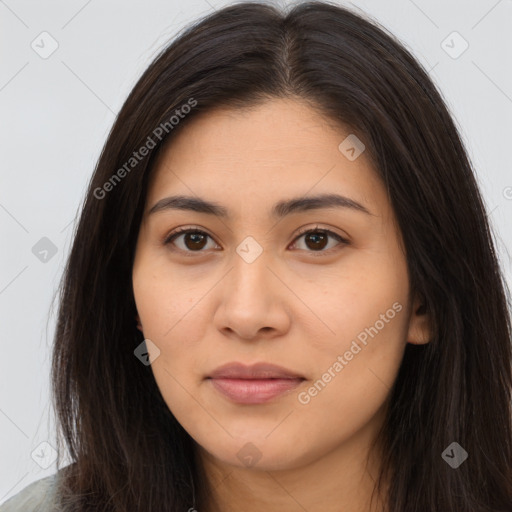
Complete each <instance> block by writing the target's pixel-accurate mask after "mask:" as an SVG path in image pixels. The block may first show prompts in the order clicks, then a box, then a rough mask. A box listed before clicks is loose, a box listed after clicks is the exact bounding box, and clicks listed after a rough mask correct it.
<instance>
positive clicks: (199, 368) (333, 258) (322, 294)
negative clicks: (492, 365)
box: [132, 99, 430, 512]
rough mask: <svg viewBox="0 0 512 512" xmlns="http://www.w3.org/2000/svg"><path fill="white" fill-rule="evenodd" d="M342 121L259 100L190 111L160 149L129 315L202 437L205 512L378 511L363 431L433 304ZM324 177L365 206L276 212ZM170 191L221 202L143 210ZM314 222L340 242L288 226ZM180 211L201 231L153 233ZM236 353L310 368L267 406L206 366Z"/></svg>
mask: <svg viewBox="0 0 512 512" xmlns="http://www.w3.org/2000/svg"><path fill="white" fill-rule="evenodd" d="M349 133H350V131H349V130H347V129H346V128H344V127H342V126H340V125H335V124H333V123H332V122H330V121H329V120H327V119H325V118H324V117H322V116H321V115H320V114H319V113H318V112H317V111H315V110H313V109H312V107H311V106H308V105H307V104H306V103H303V102H301V101H300V100H296V99H271V100H268V101H266V102H264V103H261V104H259V105H258V106H257V107H253V108H251V109H244V110H232V109H226V108H219V109H216V110H213V111H209V112H207V113H202V114H200V115H199V116H198V117H196V118H194V119H191V120H190V123H189V124H187V125H184V126H183V130H182V131H180V132H178V134H177V136H176V137H175V138H173V139H172V141H171V143H170V145H168V146H167V147H166V148H165V151H164V152H163V153H162V154H161V155H160V156H159V158H158V160H157V162H156V167H155V169H154V174H153V175H152V179H151V181H150V185H149V190H148V194H147V198H146V207H145V213H144V216H143V220H142V223H141V226H140V231H139V237H138V241H137V248H136V255H135V261H134V266H133V276H132V277H133V291H134V296H135V301H136V306H137V312H138V317H137V319H138V321H139V324H138V327H139V329H140V330H141V331H142V332H143V334H144V337H145V338H146V339H150V340H151V341H152V342H153V343H154V344H155V346H156V347H158V350H159V351H160V352H159V353H158V352H157V351H155V350H153V349H151V348H150V354H151V358H152V359H153V362H152V364H151V368H152V370H153V374H154V377H155V380H156V382H157V384H158V387H159V389H160V391H161V393H162V396H163V398H164V400H165V401H166V403H167V405H168V406H169V409H170V410H171V411H172V413H173V414H174V416H175V417H176V418H177V420H178V421H179V422H180V423H181V425H183V427H184V428H185V430H186V431H187V432H188V433H189V434H190V436H191V437H192V438H193V439H194V441H195V442H196V446H197V456H198V459H199V461H200V463H201V464H202V466H203V467H204V469H205V474H206V477H207V480H208V482H209V484H210V485H211V491H210V495H209V496H208V497H207V499H206V503H204V504H203V508H202V510H207V511H208V512H212V511H217V510H219V511H220V510H222V511H223V512H230V511H235V510H238V511H239V510H244V511H245V512H252V511H258V512H259V511H261V510H266V511H267V512H272V511H278V510H279V511H280V512H282V511H283V510H286V511H295V510H297V511H304V510H307V511H308V512H319V511H322V512H329V511H333V512H334V511H339V510H343V511H345V512H359V511H365V512H367V511H368V510H385V508H383V505H382V503H380V502H379V501H378V500H377V501H375V500H374V503H373V507H374V508H370V495H371V493H372V490H373V487H374V480H375V479H376V477H377V475H378V470H379V467H380V458H379V456H378V452H377V451H376V452H370V446H371V443H372V441H373V440H374V439H375V436H376V434H377V431H378V429H379V428H380V426H381V425H382V422H383V420H384V413H385V407H386V405H387V404H388V396H389V392H390V388H391V386H392V384H393V382H394V380H395V379H396V376H397V372H398V369H399V366H400V363H401V360H402V357H403V352H404V349H405V346H406V343H407V342H409V343H415V344H421V343H427V342H428V341H429V339H430V332H429V319H428V317H427V316H425V314H420V313H418V312H417V309H418V308H419V307H420V306H421V302H420V300H419V299H418V298H417V297H413V296H412V294H411V293H410V289H409V277H408V271H407V265H406V259H405V254H404V251H403V248H402V243H401V235H400V231H399V229H398V228H397V225H396V219H395V217H394V214H393V211H392V208H391V205H390V202H389V200H388V197H387V195H386V190H385V187H384V185H383V184H382V183H381V181H380V180H379V178H378V176H377V174H376V172H375V170H374V169H373V168H372V167H371V165H370V163H369V159H367V155H366V154H365V152H363V153H362V154H361V155H360V156H359V157H358V158H356V159H355V160H354V161H350V160H349V159H348V158H346V156H345V155H344V154H342V152H341V151H340V150H339V149H338V146H339V144H340V143H341V142H342V141H343V140H344V139H345V137H346V136H347V135H348V134H349ZM320 193H336V194H340V195H344V196H347V197H349V198H351V199H353V200H355V201H358V202H359V203H361V204H362V205H364V206H365V207H366V208H367V209H368V210H369V211H370V212H371V215H367V214H365V213H362V212H359V211H356V210H353V209H349V208H323V209H317V210H310V211H305V212H298V213H292V214H290V215H288V216H286V217H284V218H282V219H280V220H279V221H276V219H274V218H272V217H271V216H270V209H271V207H272V206H273V205H274V203H276V202H278V201H281V200H284V199H290V198H292V197H304V196H306V197H309V196H312V195H316V194H320ZM175 194H185V195H193V196H199V197H201V198H204V199H208V200H211V201H215V202H216V203H219V204H221V205H223V206H225V207H226V208H228V209H229V211H230V213H231V216H230V217H229V218H227V219H220V218H217V217H215V216H213V215H210V214H207V213H198V212H193V211H179V210H162V211H159V212H156V213H153V214H148V212H149V210H150V208H151V207H152V206H153V205H154V204H155V203H156V202H157V201H159V200H160V199H162V198H165V197H167V196H171V195H175ZM317 226H318V229H319V230H320V231H321V230H322V229H324V230H325V229H329V230H331V231H333V232H334V233H336V234H338V235H340V236H341V237H342V238H345V239H347V240H348V242H349V243H348V244H346V243H342V242H339V241H338V240H336V239H335V238H328V239H326V240H325V242H324V243H323V245H322V244H319V245H318V243H317V244H316V245H315V240H314V239H313V240H311V236H309V238H308V235H306V236H304V235H302V236H300V237H298V231H299V229H300V228H306V229H309V228H311V229H313V228H316V227H317ZM179 227H183V228H197V229H200V230H202V231H204V232H205V233H206V234H207V235H209V237H206V238H205V239H203V243H202V244H199V245H197V240H196V241H194V240H193V239H192V240H191V239H190V235H181V236H178V237H177V238H176V239H175V240H174V245H173V244H172V243H170V244H169V245H164V244H163V240H164V238H165V237H166V235H169V234H171V233H172V232H173V231H175V230H176V228H179ZM317 234H318V233H317ZM247 236H251V237H253V238H254V239H255V240H256V241H257V243H258V244H259V246H260V247H261V249H262V251H263V252H262V253H261V254H260V255H259V256H258V257H257V258H256V259H255V260H254V261H252V262H251V263H248V262H247V261H246V260H245V259H244V258H242V257H241V256H240V255H239V253H237V251H236V249H237V247H238V246H239V245H240V244H241V242H242V241H244V239H245V238H246V237H247ZM318 247H319V248H318ZM187 251H188V252H187ZM201 251H202V252H201ZM187 254H188V256H187ZM396 303H398V304H399V305H400V306H402V307H401V310H400V311H399V312H396V314H395V315H394V317H393V318H392V319H389V320H388V322H385V324H384V327H383V328H381V329H380V330H378V334H376V335H374V336H373V337H370V336H368V341H367V344H366V345H363V344H362V343H358V345H359V346H360V347H362V348H361V350H360V351H359V352H358V353H357V354H356V355H354V356H353V358H352V359H351V360H350V361H347V360H346V359H345V362H346V363H347V364H346V365H344V366H343V369H342V370H341V371H338V372H336V371H334V375H335V377H332V378H331V380H330V382H328V383H327V384H326V385H325V387H323V388H322V390H321V391H320V392H317V394H316V395H315V396H312V397H311V396H310V401H309V402H308V403H306V404H305V403H301V402H300V401H299V399H298V396H299V393H301V392H302V393H303V394H302V396H303V397H304V393H305V392H306V393H307V390H308V389H310V388H311V387H312V386H313V384H314V383H315V382H317V381H318V379H320V378H322V375H323V374H325V373H326V371H327V370H328V369H329V368H331V374H332V373H333V371H332V367H333V364H334V363H335V362H336V361H337V358H338V356H339V355H341V356H343V354H345V353H346V352H347V350H349V349H350V347H351V343H352V342H353V341H354V340H356V339H357V336H358V334H360V333H361V332H363V331H364V330H365V328H369V327H370V326H374V325H376V321H378V320H379V319H380V318H382V317H381V316H380V315H382V314H385V313H386V311H388V310H389V309H390V308H392V305H393V304H396ZM386 318H387V317H386ZM233 361H240V362H243V363H245V364H252V363H255V362H270V363H274V364H278V365H281V366H284V367H286V368H288V369H290V370H293V371H294V372H296V373H299V374H301V375H302V376H303V377H304V378H305V380H304V381H303V382H302V383H301V385H300V386H299V387H298V388H296V389H295V390H293V391H292V392H288V393H285V394H283V395H280V396H278V397H277V398H274V399H273V400H271V401H270V402H267V403H265V404H258V405H247V404H236V403H233V402H232V401H230V400H229V399H228V398H226V397H225V396H224V395H222V394H221V393H219V392H218V391H217V390H216V389H215V388H214V387H213V386H212V384H211V381H210V380H207V379H206V377H207V376H208V375H209V374H210V373H211V371H212V370H214V369H215V368H217V367H219V366H220V365H223V364H225V363H227V362H233ZM247 443H252V444H253V445H254V447H256V450H254V448H253V450H254V452H255V453H256V454H258V456H259V457H260V458H259V460H258V461H257V462H256V464H253V465H250V464H248V463H247V462H244V459H242V460H241V459H240V458H239V457H238V456H237V454H238V453H239V452H240V451H241V450H242V452H241V453H242V454H247V453H249V450H250V449H249V448H248V447H247V446H246V445H247ZM244 450H245V451H244ZM367 458H368V463H367ZM191 507H192V504H191Z"/></svg>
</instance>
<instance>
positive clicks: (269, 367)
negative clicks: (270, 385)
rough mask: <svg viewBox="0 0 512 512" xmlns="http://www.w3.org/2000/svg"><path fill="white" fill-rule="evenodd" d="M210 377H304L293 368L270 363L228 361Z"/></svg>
mask: <svg viewBox="0 0 512 512" xmlns="http://www.w3.org/2000/svg"><path fill="white" fill-rule="evenodd" d="M208 378H210V379H303V378H304V377H303V376H302V375H299V374H298V373H296V372H293V371H292V370H288V369H287V368H283V367H282V366H277V365H275V364H270V363H256V364H252V365H244V364H242V363H227V364H224V365H222V366H219V367H218V368H217V369H216V370H214V371H213V372H212V373H210V375H208Z"/></svg>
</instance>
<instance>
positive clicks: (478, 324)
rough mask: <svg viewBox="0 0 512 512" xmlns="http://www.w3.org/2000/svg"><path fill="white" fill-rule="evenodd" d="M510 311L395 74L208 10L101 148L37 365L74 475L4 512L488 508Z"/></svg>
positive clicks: (476, 232) (324, 27) (370, 41)
mask: <svg viewBox="0 0 512 512" xmlns="http://www.w3.org/2000/svg"><path fill="white" fill-rule="evenodd" d="M507 307H508V304H507V300H506V295H505V283H504V280H503V277H502V274H501V272H500V269H499V266H498V262H497V257H496V254H495V248H494V242H493V239H492V236H491V233H490V228H489V224H488V221H487V217H486V211H485V208H484V205H483V202H482V198H481V195H480V192H479V190H478V187H477V184H476V181H475V177H474V173H473V170H472V167H471V164H470V162H469V160H468V157H467V154H466V151H465V149H464V147H463V144H462V142H461V139H460V136H459V134H458V132H457V129H456V127H455V126H454V123H453V120H452V119H451V117H450V115H449V113H448V110H447V107H446V105H445V104H444V102H443V100H442V98H441V96H440V94H439V93H438V91H437V90H436V88H435V86H434V85H433V84H432V82H431V81H430V79H429V77H428V75H427V74H426V73H425V71H424V70H423V69H422V67H421V66H420V65H419V64H418V63H417V61H416V60H415V59H414V58H413V57H412V56H411V55H410V53H409V52H408V51H406V50H405V49H404V48H403V46H402V45H401V44H400V43H399V42H398V41H397V40H396V39H395V38H394V37H393V36H392V35H391V34H389V33H387V32H386V30H385V29H384V28H382V27H379V26H377V25H376V24H375V23H374V22H370V21H368V20H365V19H363V18H362V17H360V16H358V15H356V14H354V13H352V12H350V11H349V10H346V9H344V8H341V7H339V6H335V5H332V4H328V3H320V2H318V3H306V4H301V5H298V6H296V7H294V8H293V9H291V10H290V12H289V13H284V14H283V13H281V12H280V11H278V10H277V9H276V8H274V7H271V6H268V5H263V4H256V3H252V4H251V3H245V4H239V5H233V6H230V7H227V8H225V9H222V10H219V11H217V12H215V13H214V14H212V15H211V16H209V17H207V18H205V19H203V20H201V21H200V22H198V23H197V24H196V25H194V26H193V27H191V28H189V29H188V30H187V31H186V32H184V33H183V34H181V35H180V37H179V38H178V39H177V40H176V41H174V42H173V43H172V44H171V45H170V46H169V47H168V48H166V49H165V50H164V51H163V52H162V53H161V54H160V55H159V56H158V57H157V58H156V60H155V61H154V62H153V63H152V64H151V65H150V67H149V68H148V69H147V71H146V72H145V73H144V75H143V76H142V77H141V79H140V80H139V82H138V83H137V84H136V86H135V87H134V89H133V91H132V92H131V94H130V96H129V97H128V99H127V100H126V102H125V104H124V106H123V108H122V109H121V111H120V113H119V116H118V118H117V120H116V122H115V125H114V127H113V128H112V131H111V133H110V135H109V137H108V140H107V142H106V145H105V147H104V150H103V153H102V155H101V157H100V159H99V162H98V165H97V168H96V171H95V173H94V176H93V178H92V181H91V183H90V186H89V191H88V194H87V198H86V200H85V204H84V206H83V211H82V215H81V218H80V222H79V225H78V228H77V232H76V235H75V239H74V244H73V247H72V251H71V254H70V258H69V262H68V265H67V268H66V272H65V275H64V279H63V283H62V293H61V296H60V310H59V319H58V325H57V332H56V339H55V348H54V358H53V374H52V377H53V392H54V398H55V406H56V411H57V413H58V420H59V422H60V425H61V428H62V432H63V437H64V441H65V445H66V448H67V449H68V450H69V453H70V456H71V459H72V460H73V461H74V463H73V464H71V465H69V466H67V467H66V468H63V469H60V470H59V472H58V473H57V475H55V476H54V477H50V478H47V479H45V480H44V481H39V482H36V483H35V484H33V485H32V486H29V487H30V488H29V487H27V488H26V489H25V490H23V491H22V492H21V493H19V495H17V496H15V497H14V498H13V499H12V500H11V501H10V502H8V503H7V504H6V505H5V506H4V507H3V508H2V511H4V510H5V512H7V511H10V510H30V509H31V508H30V507H32V508H34V507H35V508H34V510H35V509H37V510H66V511H67V510H70V511H71V510H73V511H88V510H95V511H96V510H105V511H106V510H109V511H110V510H111V511H124V510H129V511H147V510H158V511H165V510H169V511H178V510H180V511H181V510H189V511H190V512H191V511H194V510H199V511H207V512H214V511H231V510H244V511H246V512H251V511H256V510H267V511H273V510H287V511H288V510H289V511H292V510H308V511H309V512H316V511H319V510H322V511H324V512H325V511H335V510H336V511H337V510H345V511H350V512H355V511H363V510H364V511H368V510H369V511H386V512H395V511H396V512H398V511H407V512H416V511H417V512H420V511H421V512H434V511H436V512H437V511H446V510H456V511H458V512H470V511H471V512H476V511H481V512H483V511H489V512H490V511H510V510H512V448H511V441H512V426H511V390H512V375H511V371H512V370H511V362H512V354H511V343H510V342H511V328H510V320H509V316H508V315H509V311H508V309H507ZM59 450H60V454H61V455H62V451H63V447H62V446H59ZM34 499H38V500H45V502H44V504H40V505H38V506H39V508H37V506H36V505H35V504H34V501H32V502H30V501H29V500H34ZM23 502H25V503H23ZM27 503H29V505H27ZM30 503H32V505H30Z"/></svg>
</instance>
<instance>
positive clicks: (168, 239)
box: [163, 226, 350, 256]
mask: <svg viewBox="0 0 512 512" xmlns="http://www.w3.org/2000/svg"><path fill="white" fill-rule="evenodd" d="M318 232H320V233H324V234H327V235H329V236H331V237H332V238H334V239H335V240H337V241H338V242H340V244H342V245H349V243H350V242H349V241H348V240H346V239H345V238H343V237H341V236H340V235H338V234H337V233H335V232H334V231H331V230H330V229H325V228H320V227H319V226H317V227H315V228H309V229H305V230H302V231H300V232H299V233H298V234H297V236H296V237H295V239H294V240H293V242H292V244H295V243H296V241H297V240H298V239H299V238H300V237H301V236H304V235H307V234H308V233H318ZM187 233H195V234H200V235H206V236H208V237H210V238H211V239H212V240H213V238H212V237H211V236H210V235H209V234H208V233H206V232H205V231H202V230H201V229H197V228H178V229H177V230H175V231H173V232H172V233H170V234H169V235H167V236H166V237H165V239H164V240H163V244H164V245H169V244H171V243H172V242H173V241H174V240H175V239H176V238H177V237H178V236H180V235H183V234H187ZM337 247H338V245H337V246H335V247H331V248H330V249H327V250H320V251H312V250H309V251H307V252H311V253H314V254H322V253H324V254H325V253H327V254H330V253H331V252H332V251H333V250H336V248H337ZM177 250H178V251H181V252H183V253H184V254H186V255H187V256H193V255H194V253H201V252H206V251H204V250H200V251H189V250H187V251H184V250H183V249H177Z"/></svg>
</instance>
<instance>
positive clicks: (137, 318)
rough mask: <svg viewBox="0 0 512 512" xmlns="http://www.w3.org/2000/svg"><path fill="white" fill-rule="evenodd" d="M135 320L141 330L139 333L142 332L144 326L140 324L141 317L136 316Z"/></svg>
mask: <svg viewBox="0 0 512 512" xmlns="http://www.w3.org/2000/svg"><path fill="white" fill-rule="evenodd" d="M135 320H136V322H137V329H139V331H140V332H142V324H141V323H140V318H139V315H135Z"/></svg>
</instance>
